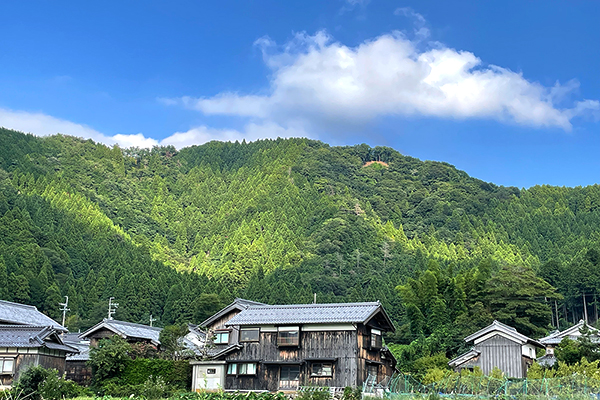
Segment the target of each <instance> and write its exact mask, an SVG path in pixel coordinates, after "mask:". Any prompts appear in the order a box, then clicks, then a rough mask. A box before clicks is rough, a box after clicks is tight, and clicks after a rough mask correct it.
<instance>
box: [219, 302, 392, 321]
mask: <svg viewBox="0 0 600 400" xmlns="http://www.w3.org/2000/svg"><path fill="white" fill-rule="evenodd" d="M380 307H381V305H380V304H379V303H378V302H370V303H333V304H291V305H278V306H270V305H266V306H250V307H248V308H247V309H246V310H244V311H242V312H240V313H239V314H238V315H236V316H235V317H233V318H232V319H231V320H229V322H227V325H228V326H234V325H277V324H327V323H330V324H335V323H362V322H365V321H366V320H367V319H369V317H371V316H372V315H373V314H374V313H376V312H377V311H378V310H379V309H380Z"/></svg>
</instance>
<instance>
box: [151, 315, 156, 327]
mask: <svg viewBox="0 0 600 400" xmlns="http://www.w3.org/2000/svg"><path fill="white" fill-rule="evenodd" d="M154 321H156V318H152V314H150V326H152V323H153V322H154Z"/></svg>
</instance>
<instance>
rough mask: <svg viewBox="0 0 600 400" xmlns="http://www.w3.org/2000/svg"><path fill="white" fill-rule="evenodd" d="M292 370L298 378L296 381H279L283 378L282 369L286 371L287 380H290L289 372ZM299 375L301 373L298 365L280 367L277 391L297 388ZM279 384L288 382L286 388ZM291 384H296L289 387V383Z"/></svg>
mask: <svg viewBox="0 0 600 400" xmlns="http://www.w3.org/2000/svg"><path fill="white" fill-rule="evenodd" d="M292 368H294V369H295V370H297V371H298V372H297V377H298V378H297V379H286V380H283V379H281V378H282V377H283V370H284V369H287V370H288V376H287V378H290V376H289V372H290V370H291V369H292ZM301 373H302V371H301V368H300V365H281V366H280V367H279V383H278V387H279V389H293V388H294V387H298V386H299V385H300V374H301ZM281 382H288V386H285V385H281ZM292 382H297V383H295V384H294V385H290V384H289V383H292Z"/></svg>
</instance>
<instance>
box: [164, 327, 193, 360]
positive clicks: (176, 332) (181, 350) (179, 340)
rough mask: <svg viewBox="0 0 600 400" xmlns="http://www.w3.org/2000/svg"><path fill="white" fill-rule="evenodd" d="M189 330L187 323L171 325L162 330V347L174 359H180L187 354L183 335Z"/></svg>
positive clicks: (165, 353)
mask: <svg viewBox="0 0 600 400" xmlns="http://www.w3.org/2000/svg"><path fill="white" fill-rule="evenodd" d="M188 332H189V330H188V327H187V325H169V326H166V327H165V328H164V329H163V330H162V331H160V335H159V341H160V349H161V351H162V352H163V354H164V355H165V356H166V357H167V358H169V359H172V360H180V359H183V358H185V357H186V356H187V354H186V347H185V345H184V342H183V337H184V336H185V335H187V334H188Z"/></svg>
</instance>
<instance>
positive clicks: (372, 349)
mask: <svg viewBox="0 0 600 400" xmlns="http://www.w3.org/2000/svg"><path fill="white" fill-rule="evenodd" d="M203 325H204V326H205V327H206V328H208V329H209V331H210V332H211V333H212V343H213V346H214V347H213V348H212V351H211V356H212V360H211V361H203V362H198V361H196V362H192V364H193V366H194V368H193V378H192V379H193V381H192V382H193V383H192V389H193V390H196V391H199V390H217V389H220V388H221V389H225V390H242V391H244V390H252V391H278V390H297V389H298V387H299V386H327V387H337V388H343V387H346V386H353V387H356V386H360V385H362V384H363V382H365V381H366V380H367V378H368V377H370V379H372V380H373V381H377V382H382V381H386V380H387V379H389V378H390V377H391V375H392V374H393V372H394V371H395V366H396V361H395V359H394V358H393V356H392V354H391V353H390V351H389V350H388V349H387V348H386V347H385V346H383V342H382V334H383V333H384V332H390V331H393V330H394V326H393V324H392V322H391V320H390V319H389V317H388V315H387V314H386V312H385V310H384V309H383V307H382V306H381V304H379V302H373V303H339V304H293V305H275V306H272V305H265V304H260V303H251V302H247V301H245V300H241V299H237V300H236V301H235V302H234V303H233V304H231V305H229V306H228V307H226V308H225V309H223V310H221V311H220V312H219V313H217V314H216V315H215V316H213V317H211V318H209V319H208V320H207V321H205V323H204V324H203Z"/></svg>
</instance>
